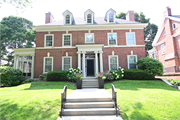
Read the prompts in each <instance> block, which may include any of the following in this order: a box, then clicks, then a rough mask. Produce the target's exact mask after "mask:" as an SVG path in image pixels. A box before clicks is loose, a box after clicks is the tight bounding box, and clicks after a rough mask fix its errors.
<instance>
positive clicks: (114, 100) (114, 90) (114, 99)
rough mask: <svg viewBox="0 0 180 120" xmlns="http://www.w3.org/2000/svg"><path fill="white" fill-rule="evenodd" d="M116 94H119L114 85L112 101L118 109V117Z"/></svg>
mask: <svg viewBox="0 0 180 120" xmlns="http://www.w3.org/2000/svg"><path fill="white" fill-rule="evenodd" d="M116 94H117V92H116V89H115V87H114V85H113V84H112V100H113V102H114V107H115V109H116V117H118V114H119V113H118V112H119V109H118V107H117V95H116Z"/></svg>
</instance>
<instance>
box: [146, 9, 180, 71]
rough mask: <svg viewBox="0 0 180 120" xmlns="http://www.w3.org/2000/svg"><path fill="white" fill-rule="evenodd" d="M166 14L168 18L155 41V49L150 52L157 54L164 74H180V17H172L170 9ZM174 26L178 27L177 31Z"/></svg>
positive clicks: (165, 18) (165, 19)
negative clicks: (163, 50) (163, 49)
mask: <svg viewBox="0 0 180 120" xmlns="http://www.w3.org/2000/svg"><path fill="white" fill-rule="evenodd" d="M164 13H165V15H166V16H164V21H163V23H162V25H161V28H160V29H159V30H158V33H157V34H156V37H155V39H154V42H153V46H154V49H153V50H150V52H155V53H156V59H158V60H159V61H161V62H162V63H163V65H164V67H165V68H164V69H165V70H164V72H166V73H168V72H180V16H179V17H177V16H173V15H171V9H170V8H167V9H166V11H165V12H164ZM173 24H176V26H177V27H176V28H175V29H173ZM162 45H164V48H165V53H164V54H162V48H161V46H162ZM150 54H151V53H150Z"/></svg>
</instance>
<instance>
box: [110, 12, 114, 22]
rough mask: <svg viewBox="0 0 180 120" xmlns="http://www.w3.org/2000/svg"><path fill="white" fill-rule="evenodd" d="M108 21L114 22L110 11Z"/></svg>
mask: <svg viewBox="0 0 180 120" xmlns="http://www.w3.org/2000/svg"><path fill="white" fill-rule="evenodd" d="M109 22H110V23H113V22H114V16H113V14H112V13H110V14H109Z"/></svg>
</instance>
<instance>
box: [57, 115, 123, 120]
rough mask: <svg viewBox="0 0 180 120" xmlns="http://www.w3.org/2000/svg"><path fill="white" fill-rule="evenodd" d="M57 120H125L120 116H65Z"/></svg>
mask: <svg viewBox="0 0 180 120" xmlns="http://www.w3.org/2000/svg"><path fill="white" fill-rule="evenodd" d="M57 120H123V119H122V118H121V117H120V116H118V117H116V116H115V115H108V116H107V115H103V116H88V117H87V116H63V117H62V118H60V117H59V118H58V119H57Z"/></svg>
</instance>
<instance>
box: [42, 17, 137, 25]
mask: <svg viewBox="0 0 180 120" xmlns="http://www.w3.org/2000/svg"><path fill="white" fill-rule="evenodd" d="M115 21H116V22H115V23H111V24H139V22H135V21H128V20H124V19H117V18H115ZM94 24H97V25H100V24H109V23H108V22H107V21H105V20H104V17H94ZM53 25H64V24H63V20H59V21H56V22H52V23H47V24H44V25H39V26H53ZM72 25H86V21H85V20H84V18H83V17H82V18H80V17H77V18H74V22H73V24H72Z"/></svg>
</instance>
